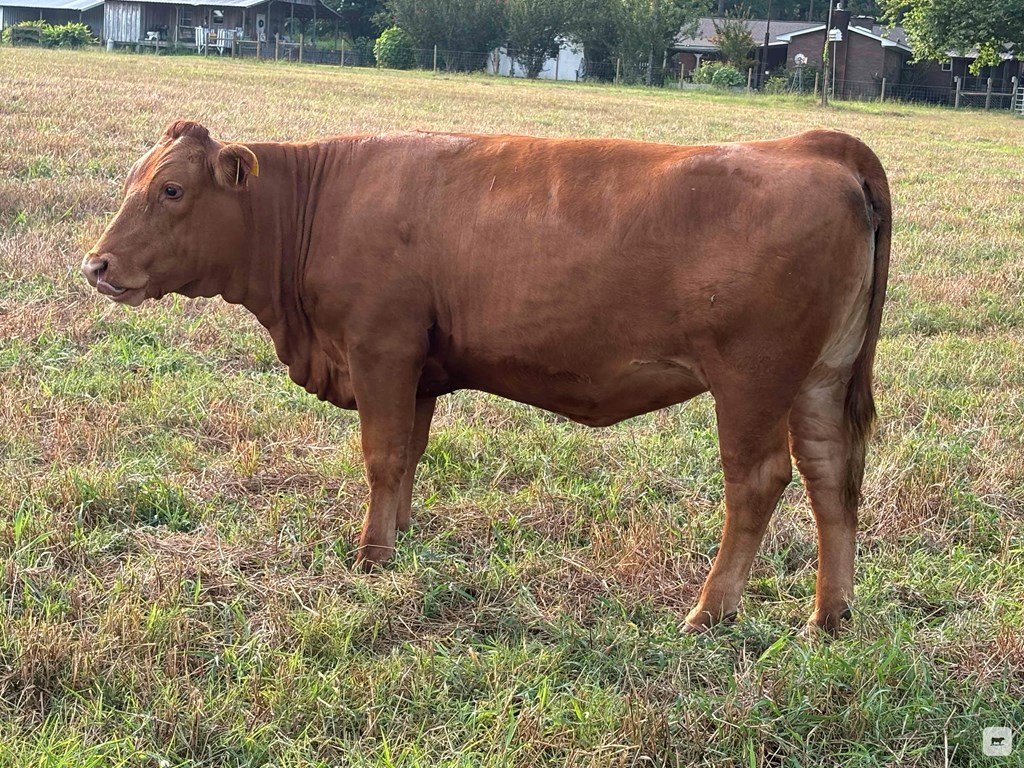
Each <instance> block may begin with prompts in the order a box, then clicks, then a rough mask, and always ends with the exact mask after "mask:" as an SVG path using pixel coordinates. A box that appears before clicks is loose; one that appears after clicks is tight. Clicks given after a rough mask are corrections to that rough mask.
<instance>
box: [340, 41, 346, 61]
mask: <svg viewBox="0 0 1024 768" xmlns="http://www.w3.org/2000/svg"><path fill="white" fill-rule="evenodd" d="M341 66H343V67H344V66H345V41H344V40H342V41H341Z"/></svg>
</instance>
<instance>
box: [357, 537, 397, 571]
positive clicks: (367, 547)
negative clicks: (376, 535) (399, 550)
mask: <svg viewBox="0 0 1024 768" xmlns="http://www.w3.org/2000/svg"><path fill="white" fill-rule="evenodd" d="M394 551H395V548H394V547H385V546H381V545H377V544H363V545H361V546H360V547H359V551H358V552H357V554H356V568H357V569H358V570H360V571H362V572H363V573H371V572H373V571H379V570H381V569H382V568H383V567H384V563H386V562H387V561H388V559H389V558H390V557H391V555H392V553H393V552H394Z"/></svg>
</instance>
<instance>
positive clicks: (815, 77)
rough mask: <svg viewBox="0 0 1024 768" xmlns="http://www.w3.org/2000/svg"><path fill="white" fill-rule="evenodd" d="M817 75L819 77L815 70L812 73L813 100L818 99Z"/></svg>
mask: <svg viewBox="0 0 1024 768" xmlns="http://www.w3.org/2000/svg"><path fill="white" fill-rule="evenodd" d="M819 77H820V75H819V74H818V73H817V72H815V73H814V100H815V101H817V100H818V78H819Z"/></svg>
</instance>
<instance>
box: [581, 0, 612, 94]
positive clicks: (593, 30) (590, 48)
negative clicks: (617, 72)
mask: <svg viewBox="0 0 1024 768" xmlns="http://www.w3.org/2000/svg"><path fill="white" fill-rule="evenodd" d="M619 3H620V0H578V1H577V3H576V10H575V13H574V14H573V17H572V19H571V20H570V24H569V34H570V36H571V37H572V38H573V39H574V40H576V41H578V42H579V43H581V44H582V45H583V55H584V57H585V58H586V61H587V68H588V72H591V71H594V70H600V69H601V67H602V66H604V69H605V71H606V72H609V73H610V72H614V64H613V63H612V61H611V60H612V59H613V58H614V56H615V54H616V53H617V51H618V48H619V20H618V18H619ZM608 76H609V78H610V75H608Z"/></svg>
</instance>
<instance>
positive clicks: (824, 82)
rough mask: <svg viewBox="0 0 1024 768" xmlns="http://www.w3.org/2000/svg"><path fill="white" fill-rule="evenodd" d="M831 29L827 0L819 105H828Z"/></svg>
mask: <svg viewBox="0 0 1024 768" xmlns="http://www.w3.org/2000/svg"><path fill="white" fill-rule="evenodd" d="M831 31H832V2H831V0H829V4H828V22H827V23H826V24H825V51H824V53H823V55H822V59H821V60H822V61H823V62H824V63H825V66H824V67H822V73H821V74H822V78H821V106H823V107H827V106H828V65H829V64H830V63H832V59H831V57H830V56H829V55H828V38H829V33H830V32H831Z"/></svg>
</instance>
